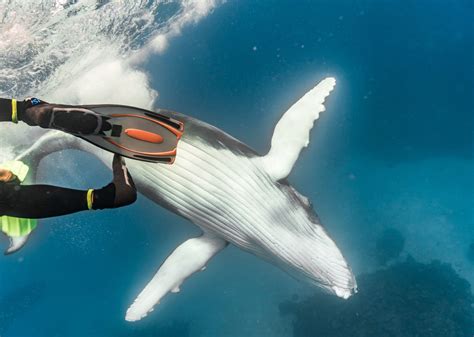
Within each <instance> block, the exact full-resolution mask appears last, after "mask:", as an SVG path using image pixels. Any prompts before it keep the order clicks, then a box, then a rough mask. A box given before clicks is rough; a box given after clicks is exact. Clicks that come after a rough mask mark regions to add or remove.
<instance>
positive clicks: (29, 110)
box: [18, 98, 112, 135]
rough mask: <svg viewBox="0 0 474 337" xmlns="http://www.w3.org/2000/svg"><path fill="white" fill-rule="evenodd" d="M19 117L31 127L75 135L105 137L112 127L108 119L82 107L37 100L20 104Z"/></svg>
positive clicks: (29, 100)
mask: <svg viewBox="0 0 474 337" xmlns="http://www.w3.org/2000/svg"><path fill="white" fill-rule="evenodd" d="M18 117H19V119H20V120H21V121H23V122H25V123H26V124H28V125H31V126H40V127H42V128H45V129H56V130H61V131H64V132H67V133H71V134H74V135H104V132H105V131H109V130H110V129H111V128H112V126H111V125H110V123H109V122H107V120H108V117H106V116H102V115H99V114H97V113H95V112H94V111H92V110H89V109H85V108H83V107H81V106H72V105H69V106H68V105H58V104H49V103H47V102H44V101H41V100H39V99H37V98H30V99H27V100H25V101H23V102H21V104H19V109H18Z"/></svg>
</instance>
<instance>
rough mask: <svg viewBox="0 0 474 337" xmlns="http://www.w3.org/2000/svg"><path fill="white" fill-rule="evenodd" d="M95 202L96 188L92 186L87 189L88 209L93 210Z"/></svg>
mask: <svg viewBox="0 0 474 337" xmlns="http://www.w3.org/2000/svg"><path fill="white" fill-rule="evenodd" d="M93 204H94V190H93V189H92V188H91V189H89V190H88V191H87V209H89V210H91V209H92V205H93Z"/></svg>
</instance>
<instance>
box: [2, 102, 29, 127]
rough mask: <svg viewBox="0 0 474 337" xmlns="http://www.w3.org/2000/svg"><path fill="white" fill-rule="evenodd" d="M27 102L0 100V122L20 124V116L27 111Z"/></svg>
mask: <svg viewBox="0 0 474 337" xmlns="http://www.w3.org/2000/svg"><path fill="white" fill-rule="evenodd" d="M26 108H27V104H26V101H17V100H16V99H7V98H0V122H13V123H18V121H19V120H21V118H20V116H21V115H22V114H23V112H24V111H25V110H26Z"/></svg>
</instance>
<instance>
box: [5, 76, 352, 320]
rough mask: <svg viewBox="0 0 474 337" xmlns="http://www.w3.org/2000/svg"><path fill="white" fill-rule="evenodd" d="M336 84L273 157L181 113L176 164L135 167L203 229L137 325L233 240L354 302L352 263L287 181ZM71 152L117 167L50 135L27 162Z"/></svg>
mask: <svg viewBox="0 0 474 337" xmlns="http://www.w3.org/2000/svg"><path fill="white" fill-rule="evenodd" d="M334 86H335V80H334V79H333V78H326V79H325V80H323V81H322V82H320V83H319V84H318V85H317V86H316V87H314V88H313V89H312V90H310V91H309V92H308V93H307V94H306V95H304V96H303V97H302V98H301V99H300V100H299V101H298V102H296V103H295V104H294V105H293V106H292V107H291V108H290V109H289V110H288V111H287V112H286V113H285V114H284V115H283V117H282V118H281V119H280V121H279V122H278V124H277V125H276V127H275V132H274V135H273V138H272V146H271V150H270V151H269V153H268V154H267V155H265V156H259V155H258V154H257V153H256V152H254V151H253V150H252V149H250V148H249V147H248V146H246V145H245V144H243V143H241V142H240V141H238V140H236V139H234V138H232V137H231V136H229V135H227V134H225V133H224V132H222V131H221V130H219V129H217V128H214V127H212V126H210V125H208V124H206V123H203V122H200V121H198V120H196V119H193V118H190V117H187V116H184V115H179V114H177V115H174V116H172V117H173V118H177V119H181V120H184V123H185V133H184V136H183V138H182V140H181V141H180V143H179V145H178V155H177V157H176V161H175V163H174V164H173V165H159V164H153V163H144V162H139V161H133V160H128V161H127V165H128V167H129V170H130V173H131V174H132V176H133V177H134V180H135V182H136V185H137V188H138V190H139V192H140V193H142V194H144V195H145V196H147V197H148V198H149V199H151V200H152V201H154V202H156V203H157V204H160V205H161V206H163V207H165V208H167V209H170V210H171V211H173V212H175V213H176V214H178V215H180V216H183V217H185V218H186V219H188V220H190V221H191V222H193V223H194V224H196V225H197V226H199V227H200V228H201V229H202V230H203V235H202V236H200V237H198V238H192V239H189V240H187V241H186V242H184V243H183V244H181V245H180V246H179V247H177V248H176V249H175V251H174V252H173V253H172V254H171V255H170V256H169V257H168V258H167V259H166V260H165V262H164V263H163V264H162V265H161V267H160V268H159V270H158V272H157V273H156V275H155V277H154V278H153V279H152V280H151V281H150V282H149V284H148V285H147V286H146V287H145V289H144V290H143V291H142V292H141V293H140V294H139V296H138V297H137V299H136V300H135V302H134V303H133V304H132V305H131V306H130V308H129V309H128V311H127V314H126V319H127V320H129V321H136V320H139V319H141V318H143V317H145V316H146V315H147V313H148V312H150V311H151V310H153V307H154V306H155V305H156V304H157V303H159V301H160V300H161V299H162V298H163V296H165V295H166V294H167V293H169V292H177V291H179V289H180V286H181V284H182V283H183V282H184V280H185V279H187V278H188V277H189V276H191V275H192V274H193V273H195V272H197V271H200V270H202V269H203V268H204V267H205V266H206V264H207V263H208V261H209V260H210V259H211V258H212V257H213V256H214V255H216V254H217V253H218V252H219V251H220V250H222V249H223V248H225V247H226V246H227V244H229V243H230V244H233V245H236V246H237V247H239V248H241V249H244V250H246V251H249V252H251V253H253V254H255V255H257V256H259V257H262V258H263V259H265V260H267V261H269V262H271V263H273V264H275V265H278V266H279V267H281V268H283V269H284V270H286V271H288V272H290V273H291V274H292V275H294V276H295V277H298V278H302V279H305V280H307V281H309V282H311V283H313V284H315V285H316V286H318V287H321V288H322V289H324V290H325V291H327V292H330V293H333V294H335V295H337V296H340V297H343V298H348V297H349V296H350V295H351V294H352V293H354V292H355V291H356V281H355V278H354V276H353V274H352V272H351V270H350V268H349V266H348V264H347V262H346V260H345V259H344V257H343V256H342V254H341V252H340V251H339V249H338V248H337V246H336V244H335V243H334V241H333V240H332V239H331V238H330V237H329V235H328V234H327V233H326V231H325V230H324V228H323V227H322V225H321V224H320V223H319V219H318V217H317V215H316V214H315V212H314V211H313V209H312V206H311V204H310V202H309V201H308V199H307V198H306V197H304V196H302V195H300V194H299V193H298V192H297V191H296V190H295V189H294V188H293V187H291V186H290V185H289V183H288V182H287V180H286V178H287V176H288V175H289V173H290V172H291V169H292V167H293V165H294V163H295V162H296V160H297V159H298V156H299V154H300V152H301V150H302V149H303V148H304V147H305V146H307V145H308V144H309V132H310V130H311V128H312V126H313V124H314V121H315V120H316V119H318V117H319V113H320V112H322V111H324V106H323V102H324V100H325V98H326V97H327V96H328V95H329V93H330V92H331V91H332V89H333V88H334ZM64 148H76V149H81V150H84V151H87V152H90V153H93V154H95V155H96V156H97V157H98V158H100V159H101V160H102V161H103V162H104V163H106V164H107V165H109V163H110V162H111V156H110V154H108V153H106V152H104V151H102V150H100V149H97V148H95V147H93V146H92V145H90V144H88V143H85V142H83V141H81V140H79V139H77V138H75V137H72V136H69V135H66V134H64V133H61V132H50V133H48V134H46V135H45V136H43V137H42V138H41V139H40V140H39V141H38V142H36V143H35V144H34V145H33V146H32V147H31V148H30V149H29V150H28V151H26V152H25V153H24V154H23V155H21V156H20V158H21V159H23V160H27V161H30V164H32V165H33V166H34V165H37V164H38V163H39V161H40V160H41V159H42V158H44V157H45V156H47V155H48V154H50V153H52V152H55V151H60V150H63V149H64ZM23 243H24V242H22V243H21V244H23ZM13 245H15V243H14V242H13ZM18 248H19V246H18ZM13 249H15V247H13Z"/></svg>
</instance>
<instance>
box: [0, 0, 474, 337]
mask: <svg viewBox="0 0 474 337" xmlns="http://www.w3.org/2000/svg"><path fill="white" fill-rule="evenodd" d="M473 22H474V5H473V2H472V1H470V0H452V1H449V2H448V1H441V0H417V1H415V0H401V1H388V0H383V1H376V0H365V1H329V0H297V1H292V0H265V1H231V0H228V1H220V0H207V1H204V0H202V1H200V0H184V1H164V0H163V1H129V2H128V1H123V2H122V1H120V2H119V1H92V0H83V1H81V0H79V1H77V0H75V1H67V0H61V1H59V0H57V1H19V0H18V1H15V0H13V1H2V0H0V97H16V98H19V99H22V98H23V97H26V96H38V97H40V98H43V99H44V100H46V101H51V102H57V103H70V104H87V103H90V104H91V103H117V104H129V105H134V106H139V107H142V108H146V109H151V108H154V107H155V108H157V107H160V108H165V109H170V110H175V111H179V112H182V113H185V114H187V115H190V116H193V117H195V118H198V119H200V120H203V121H205V122H208V123H210V124H212V125H215V126H217V127H218V128H220V129H222V130H224V131H225V132H227V133H229V134H231V135H232V136H234V137H236V138H238V139H240V140H242V141H243V142H245V143H246V144H248V145H249V146H251V147H253V148H254V149H255V150H257V151H258V152H259V153H265V152H267V151H268V149H269V145H270V140H271V136H272V133H273V129H274V127H275V124H276V122H277V121H278V120H279V118H280V117H281V115H282V113H283V112H285V111H286V110H287V109H288V108H289V107H290V106H291V105H292V104H293V103H294V102H295V101H297V100H298V99H299V98H300V97H301V96H302V95H303V94H304V93H306V92H307V91H308V90H310V89H311V88H313V87H314V85H315V84H316V83H318V82H319V81H320V80H322V79H323V78H325V77H328V76H331V77H335V78H336V80H337V85H336V87H335V90H334V91H333V93H332V94H331V96H330V97H328V98H327V100H326V102H325V106H326V111H325V112H324V113H322V114H321V117H320V119H319V120H318V121H317V123H316V125H315V127H314V128H313V130H312V131H311V142H310V145H309V147H308V148H307V149H305V150H304V151H303V153H302V155H301V158H300V159H299V161H298V162H297V164H296V166H295V169H294V170H293V171H292V174H291V175H290V177H289V181H290V182H291V183H292V185H293V186H295V188H297V189H298V191H299V192H301V193H302V194H303V195H305V196H307V197H308V198H309V199H310V200H311V201H312V203H313V205H314V209H315V211H316V212H317V213H318V215H319V217H320V219H321V222H322V224H323V225H324V227H325V228H326V229H327V231H328V232H329V233H330V235H331V237H332V238H333V239H334V241H335V242H336V244H337V246H338V247H339V248H340V250H341V251H342V253H343V254H344V256H345V257H346V259H347V260H348V263H349V264H350V266H351V267H352V269H353V271H354V273H355V275H356V278H357V281H358V288H359V293H358V294H356V295H354V296H353V297H351V298H349V299H348V300H342V299H338V298H336V297H335V296H330V295H326V294H323V293H321V292H320V291H319V290H318V289H316V288H315V287H313V286H311V285H309V284H306V283H303V282H301V281H298V280H295V279H293V278H292V277H291V276H290V275H288V274H286V273H285V272H284V271H282V270H281V269H279V268H277V267H275V266H273V265H271V264H269V263H267V262H265V261H263V260H261V259H259V258H257V257H255V256H253V255H251V254H248V253H245V252H243V251H242V250H239V249H237V248H235V247H232V246H230V247H228V248H227V249H226V250H224V251H222V252H221V253H220V254H219V256H216V258H215V259H213V260H212V261H211V262H210V263H209V265H208V267H207V269H206V270H205V271H204V272H202V273H198V274H196V275H194V276H193V277H192V278H190V279H189V280H187V282H186V283H184V284H183V286H182V288H181V292H180V293H179V294H171V295H169V296H167V297H166V298H165V299H164V300H163V301H162V302H161V303H160V304H159V305H157V306H156V308H155V310H154V311H153V312H152V313H150V314H149V315H148V316H147V317H146V318H144V319H143V320H141V321H139V322H134V323H130V322H126V321H125V319H124V318H125V312H126V310H127V308H128V306H129V305H130V303H132V302H133V300H134V298H135V297H136V295H137V294H138V293H139V292H140V291H141V289H142V288H143V287H144V286H145V284H146V283H147V282H148V280H150V279H151V278H152V276H153V275H154V273H155V272H156V269H157V268H158V266H159V265H160V264H161V263H162V261H164V259H165V258H166V257H167V256H168V255H169V254H170V253H171V252H172V251H173V249H174V248H175V247H176V246H178V245H179V244H180V243H182V242H183V241H185V240H186V239H188V238H190V237H194V236H197V235H199V234H200V230H199V228H198V227H196V226H194V225H193V224H191V223H189V222H187V221H185V220H184V219H183V218H180V217H178V216H176V215H174V214H172V213H170V212H168V211H166V210H165V209H163V208H160V207H158V206H157V205H156V204H154V203H152V202H151V201H149V200H147V199H146V198H145V197H143V196H139V199H138V201H137V202H136V203H135V204H134V205H132V206H129V207H126V208H122V209H117V210H107V211H101V212H89V213H87V212H84V213H80V214H75V215H70V216H65V217H61V218H55V219H47V220H41V221H40V223H39V226H38V228H37V229H36V230H35V232H33V234H32V237H31V238H30V242H29V243H28V244H27V245H26V246H25V247H24V248H23V249H22V250H21V251H20V252H18V253H16V254H14V255H11V256H4V257H2V258H0V336H1V337H54V336H58V337H65V336H67V337H69V336H71V337H73V336H74V337H76V336H77V337H89V336H90V337H96V336H97V337H109V336H110V337H155V336H156V337H175V336H177V337H187V336H192V337H194V336H196V337H241V336H245V337H265V336H270V337H287V336H288V337H291V336H294V337H342V336H356V337H358V336H361V337H362V336H365V337H385V336H390V337H415V336H423V337H472V336H474V297H473V288H472V285H473V284H474V156H473V155H474V132H473V131H474V120H473V115H474V95H473V92H474V83H473V82H474V67H473V60H474V26H473ZM0 127H1V131H0V149H1V150H0V161H4V160H8V159H12V158H14V157H15V155H17V154H19V153H21V151H23V150H24V149H26V148H27V147H28V146H30V145H31V144H32V143H34V141H35V140H36V139H38V138H39V137H40V136H41V135H42V134H43V131H42V130H40V129H37V128H34V129H33V128H27V127H26V126H25V125H17V126H13V125H7V124H6V123H2V125H0ZM178 155H179V153H178ZM38 174H39V181H40V182H47V183H50V184H56V185H61V186H68V187H74V188H90V187H101V186H103V185H106V184H107V183H108V182H109V180H110V179H111V173H110V172H109V171H108V170H107V168H106V167H104V166H103V165H102V164H101V163H99V162H98V161H97V160H96V159H95V158H94V157H93V156H91V155H89V154H84V153H82V152H78V151H63V152H60V153H56V154H53V155H51V156H50V157H47V158H46V159H45V160H44V161H43V162H42V163H41V165H40V167H39V171H38ZM1 242H2V244H3V245H4V247H5V248H6V247H7V245H8V240H7V238H6V237H5V238H4V239H2V241H1Z"/></svg>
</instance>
